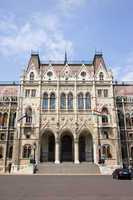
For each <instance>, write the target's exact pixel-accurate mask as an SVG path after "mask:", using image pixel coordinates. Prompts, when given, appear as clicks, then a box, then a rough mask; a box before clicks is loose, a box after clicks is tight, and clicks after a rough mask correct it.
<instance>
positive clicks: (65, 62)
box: [64, 51, 68, 65]
mask: <svg viewBox="0 0 133 200" xmlns="http://www.w3.org/2000/svg"><path fill="white" fill-rule="evenodd" d="M67 63H68V60H67V52H66V51H65V60H64V65H66V64H67Z"/></svg>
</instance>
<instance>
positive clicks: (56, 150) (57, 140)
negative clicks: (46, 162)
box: [55, 139, 60, 164]
mask: <svg viewBox="0 0 133 200" xmlns="http://www.w3.org/2000/svg"><path fill="white" fill-rule="evenodd" d="M59 163H60V144H59V139H56V140H55V164H59Z"/></svg>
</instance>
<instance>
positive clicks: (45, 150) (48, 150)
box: [40, 132, 55, 162]
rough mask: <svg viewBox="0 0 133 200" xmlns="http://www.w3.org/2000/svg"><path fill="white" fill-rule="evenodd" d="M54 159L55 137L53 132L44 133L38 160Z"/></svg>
mask: <svg viewBox="0 0 133 200" xmlns="http://www.w3.org/2000/svg"><path fill="white" fill-rule="evenodd" d="M54 161H55V137H54V135H53V133H51V132H47V133H46V134H45V133H44V134H43V136H42V139H41V153H40V162H54Z"/></svg>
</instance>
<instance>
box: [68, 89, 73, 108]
mask: <svg viewBox="0 0 133 200" xmlns="http://www.w3.org/2000/svg"><path fill="white" fill-rule="evenodd" d="M67 104H68V105H67V107H68V110H73V94H72V93H69V94H68V99H67Z"/></svg>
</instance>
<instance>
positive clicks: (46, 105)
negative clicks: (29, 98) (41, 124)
mask: <svg viewBox="0 0 133 200" xmlns="http://www.w3.org/2000/svg"><path fill="white" fill-rule="evenodd" d="M42 107H43V109H44V110H48V94H47V93H44V94H43V105H42Z"/></svg>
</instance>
